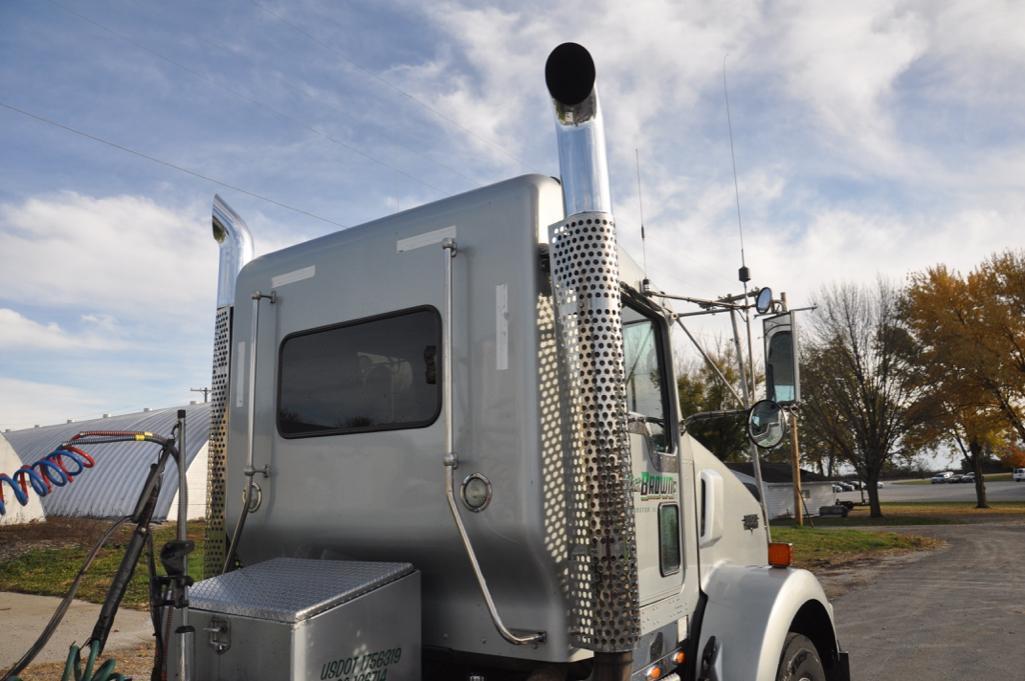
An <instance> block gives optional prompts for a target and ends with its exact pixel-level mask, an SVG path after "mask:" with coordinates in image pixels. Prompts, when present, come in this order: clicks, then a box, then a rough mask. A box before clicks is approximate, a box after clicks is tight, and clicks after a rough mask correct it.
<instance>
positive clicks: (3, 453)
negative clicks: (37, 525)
mask: <svg viewBox="0 0 1025 681" xmlns="http://www.w3.org/2000/svg"><path fill="white" fill-rule="evenodd" d="M21 466H22V461H21V457H19V456H18V453H17V452H16V451H14V447H11V445H10V443H9V442H7V439H6V438H4V436H3V435H0V473H6V474H7V475H11V474H12V473H14V471H16V470H18V469H19V468H21ZM5 485H6V483H0V493H2V494H3V504H4V514H3V515H0V525H21V524H22V523H31V522H33V521H36V520H46V513H44V512H43V505H42V504H41V503H40V501H39V497H37V496H36V495H35V494H30V495H29V499H28V504H26V505H25V506H22V505H21V504H19V503H18V501H17V500H16V499H15V498H14V493H13V492H12V491H11V489H10V488H9V487H5Z"/></svg>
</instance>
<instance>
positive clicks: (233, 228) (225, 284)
mask: <svg viewBox="0 0 1025 681" xmlns="http://www.w3.org/2000/svg"><path fill="white" fill-rule="evenodd" d="M211 223H212V225H213V232H214V240H215V241H217V244H218V246H219V247H220V262H219V263H218V266H217V307H218V308H222V307H225V306H231V305H234V304H235V279H236V278H237V277H238V273H239V272H240V271H241V270H242V268H243V267H245V265H246V263H247V262H249V261H250V260H252V259H253V235H252V234H251V233H250V232H249V227H248V226H247V225H246V222H245V220H243V219H242V218H241V217H239V215H238V213H236V212H235V211H233V210H232V209H231V206H229V205H228V204H227V203H225V201H224V199H222V198H221V197H220V196H218V195H217V194H214V204H213V210H212V219H211Z"/></svg>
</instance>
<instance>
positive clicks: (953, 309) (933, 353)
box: [902, 251, 1025, 508]
mask: <svg viewBox="0 0 1025 681" xmlns="http://www.w3.org/2000/svg"><path fill="white" fill-rule="evenodd" d="M902 313H903V317H904V319H905V322H906V324H907V328H908V330H909V332H910V333H911V336H912V337H913V339H914V341H915V344H916V346H917V347H916V351H915V356H916V357H917V360H916V362H915V364H916V365H917V367H918V372H919V376H920V380H921V382H922V385H923V388H924V390H925V391H926V392H927V394H928V395H929V396H930V398H931V399H932V400H933V401H934V403H935V404H936V405H937V406H938V407H939V412H938V414H939V415H938V416H937V418H936V419H935V420H934V421H932V422H929V423H927V424H924V425H923V427H922V428H920V429H919V430H917V431H916V433H915V434H914V438H915V439H916V440H917V442H918V443H919V444H920V445H930V444H931V445H935V444H939V443H941V442H947V443H950V444H954V445H956V446H957V447H958V449H959V450H960V451H961V452H962V455H963V456H964V458H965V461H966V462H967V463H968V464H969V465H970V466H971V468H972V470H974V471H975V488H976V498H977V506H978V507H979V508H985V507H986V491H985V483H984V480H983V476H982V467H981V466H982V460H983V457H984V455H985V453H987V452H989V451H992V450H993V449H995V448H996V447H997V446H998V445H999V443H1000V442H1001V440H1004V439H1005V437H1006V434H1007V433H1008V431H1010V432H1011V433H1014V434H1016V435H1017V437H1018V438H1019V439H1021V440H1023V441H1025V252H1013V251H1007V252H1005V253H1001V254H997V255H995V256H993V257H991V258H990V259H988V260H986V261H985V262H984V263H983V264H982V265H980V266H979V267H977V268H976V269H974V270H972V271H971V272H969V273H968V275H966V276H962V275H961V274H959V273H958V272H956V271H953V270H950V269H948V268H946V267H944V266H937V267H933V268H930V269H928V270H926V271H925V272H920V273H915V274H913V275H911V279H910V284H909V286H908V288H907V290H906V291H905V295H904V300H903V302H902Z"/></svg>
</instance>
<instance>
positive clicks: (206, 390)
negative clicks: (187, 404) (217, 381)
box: [189, 388, 210, 404]
mask: <svg viewBox="0 0 1025 681" xmlns="http://www.w3.org/2000/svg"><path fill="white" fill-rule="evenodd" d="M189 392H190V393H203V403H204V404H206V402H207V401H208V399H209V397H210V388H189Z"/></svg>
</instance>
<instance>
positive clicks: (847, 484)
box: [840, 480, 857, 492]
mask: <svg viewBox="0 0 1025 681" xmlns="http://www.w3.org/2000/svg"><path fill="white" fill-rule="evenodd" d="M840 485H841V486H842V487H843V488H844V491H845V492H853V491H854V490H855V489H857V488H856V487H855V486H854V483H853V482H847V481H846V480H841V481H840Z"/></svg>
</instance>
